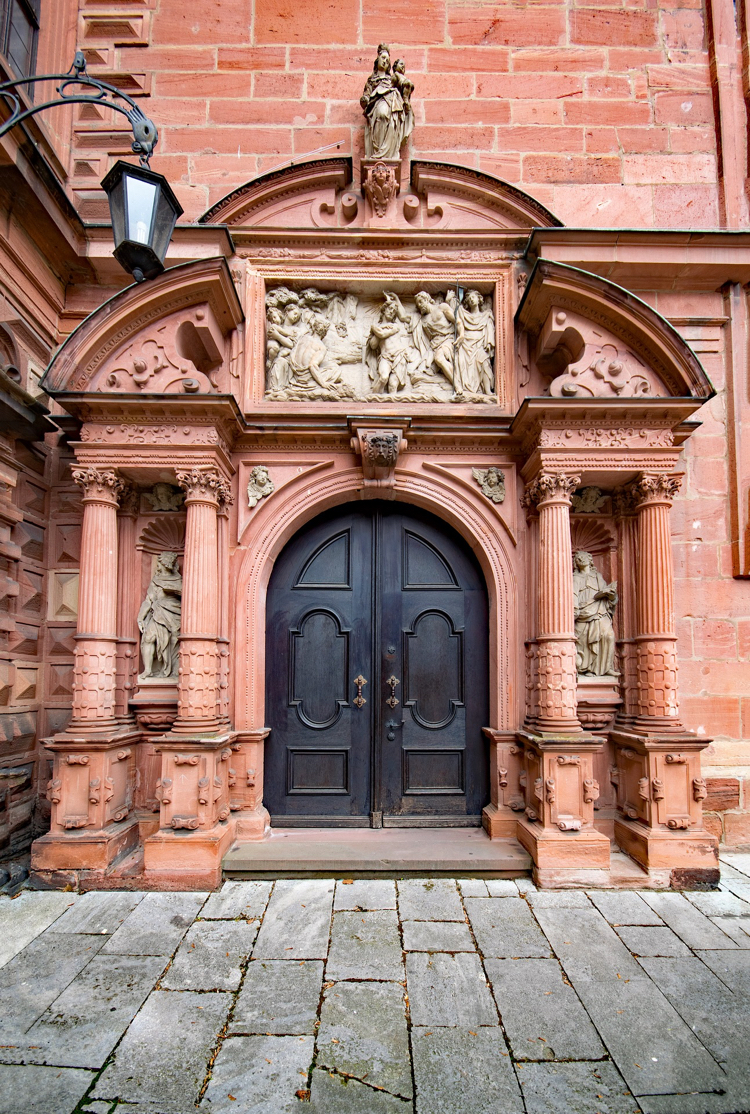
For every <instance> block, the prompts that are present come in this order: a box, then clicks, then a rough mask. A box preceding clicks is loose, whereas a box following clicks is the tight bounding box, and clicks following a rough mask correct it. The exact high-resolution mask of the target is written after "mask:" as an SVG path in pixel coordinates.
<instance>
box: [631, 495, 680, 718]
mask: <svg viewBox="0 0 750 1114" xmlns="http://www.w3.org/2000/svg"><path fill="white" fill-rule="evenodd" d="M680 482H681V476H676V475H669V474H667V473H657V474H644V475H642V476H641V477H640V479H638V480H637V481H636V483H635V484H634V485H633V494H634V497H635V499H636V507H637V511H638V565H637V567H638V573H637V604H636V623H637V633H636V636H635V642H636V647H637V648H636V672H637V685H636V689H637V694H638V698H637V699H638V708H637V717H636V724H637V726H638V727H640V728H642V729H647V730H649V731H657V732H661V731H664V730H665V729H666V730H682V724H681V723H680V720H679V717H678V710H677V636H676V634H675V628H674V571H673V566H672V541H671V536H670V529H669V512H670V509H671V506H672V501H673V499H674V497H675V495H676V494H677V492H678V491H679V489H680Z"/></svg>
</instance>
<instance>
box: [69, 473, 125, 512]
mask: <svg viewBox="0 0 750 1114" xmlns="http://www.w3.org/2000/svg"><path fill="white" fill-rule="evenodd" d="M73 482H74V483H77V484H78V485H79V487H82V488H83V501H84V503H106V504H108V505H110V506H114V507H116V506H117V504H118V501H119V498H120V495H121V494H122V491H123V489H124V487H125V484H124V483H123V481H122V480H121V479H120V478H119V476H118V475H117V473H116V472H115V471H114V469H113V468H93V467H92V468H74V469H73Z"/></svg>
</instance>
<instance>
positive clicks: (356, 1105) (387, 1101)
mask: <svg viewBox="0 0 750 1114" xmlns="http://www.w3.org/2000/svg"><path fill="white" fill-rule="evenodd" d="M306 1109H307V1110H308V1111H309V1114H407V1111H409V1110H410V1109H411V1106H410V1105H407V1104H406V1103H404V1101H403V1099H399V1098H396V1097H395V1096H394V1095H389V1094H387V1092H385V1091H376V1090H374V1088H372V1087H367V1086H366V1085H365V1084H363V1083H358V1082H357V1081H356V1079H347V1077H346V1076H345V1075H337V1074H336V1073H335V1072H327V1071H321V1070H320V1069H316V1070H315V1071H314V1072H313V1073H312V1087H311V1095H310V1105H309V1107H307V1108H306Z"/></svg>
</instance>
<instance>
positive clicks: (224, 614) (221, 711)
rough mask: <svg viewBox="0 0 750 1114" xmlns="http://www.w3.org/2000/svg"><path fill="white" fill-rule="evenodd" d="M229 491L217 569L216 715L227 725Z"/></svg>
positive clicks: (221, 518)
mask: <svg viewBox="0 0 750 1114" xmlns="http://www.w3.org/2000/svg"><path fill="white" fill-rule="evenodd" d="M233 501H234V500H233V498H232V495H231V493H230V492H229V490H228V489H227V490H225V491H224V492H223V494H222V497H221V499H220V501H219V514H218V519H217V528H218V568H219V642H218V647H219V701H218V709H217V714H218V716H219V720H220V721H221V723H229V508H230V506H231V505H232V503H233Z"/></svg>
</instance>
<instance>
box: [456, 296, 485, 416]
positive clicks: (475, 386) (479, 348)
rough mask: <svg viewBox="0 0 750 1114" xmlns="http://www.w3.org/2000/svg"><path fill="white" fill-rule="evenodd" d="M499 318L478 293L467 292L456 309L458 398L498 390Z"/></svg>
mask: <svg viewBox="0 0 750 1114" xmlns="http://www.w3.org/2000/svg"><path fill="white" fill-rule="evenodd" d="M494 354H495V315H494V313H493V312H492V309H491V307H490V306H486V305H485V303H484V299H483V297H482V295H481V294H480V293H479V291H478V290H467V291H466V294H465V296H464V300H463V302H462V303H461V305H459V306H458V308H457V310H456V360H455V376H454V380H453V386H454V388H455V391H456V394H457V395H466V394H468V395H489V394H492V392H493V390H494V388H495V373H494V371H493V370H492V360H493V356H494Z"/></svg>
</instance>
